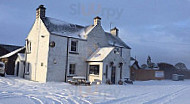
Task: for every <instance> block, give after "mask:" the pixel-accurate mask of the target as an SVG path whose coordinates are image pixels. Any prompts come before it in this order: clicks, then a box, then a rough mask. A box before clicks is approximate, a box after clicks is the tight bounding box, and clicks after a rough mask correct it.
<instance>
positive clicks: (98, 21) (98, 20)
mask: <svg viewBox="0 0 190 104" xmlns="http://www.w3.org/2000/svg"><path fill="white" fill-rule="evenodd" d="M96 25H101V18H100V17H98V16H97V17H95V18H94V26H96Z"/></svg>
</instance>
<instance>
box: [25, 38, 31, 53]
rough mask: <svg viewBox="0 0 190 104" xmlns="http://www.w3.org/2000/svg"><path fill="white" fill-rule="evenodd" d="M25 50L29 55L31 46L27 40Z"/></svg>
mask: <svg viewBox="0 0 190 104" xmlns="http://www.w3.org/2000/svg"><path fill="white" fill-rule="evenodd" d="M26 45H27V46H26V48H27V53H31V50H32V48H31V47H32V46H31V41H29V40H27V41H26Z"/></svg>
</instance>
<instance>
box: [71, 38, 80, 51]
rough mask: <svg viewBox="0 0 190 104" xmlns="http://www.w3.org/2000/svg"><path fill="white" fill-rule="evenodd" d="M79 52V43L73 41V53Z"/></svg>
mask: <svg viewBox="0 0 190 104" xmlns="http://www.w3.org/2000/svg"><path fill="white" fill-rule="evenodd" d="M77 50H78V41H77V40H71V52H77Z"/></svg>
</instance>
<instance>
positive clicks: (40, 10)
mask: <svg viewBox="0 0 190 104" xmlns="http://www.w3.org/2000/svg"><path fill="white" fill-rule="evenodd" d="M45 13H46V8H45V7H44V5H40V6H39V7H38V8H37V9H36V18H39V17H40V18H44V17H45Z"/></svg>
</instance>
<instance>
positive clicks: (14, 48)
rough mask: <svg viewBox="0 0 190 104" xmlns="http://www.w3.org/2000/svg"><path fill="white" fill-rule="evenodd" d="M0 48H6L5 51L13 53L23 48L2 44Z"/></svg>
mask: <svg viewBox="0 0 190 104" xmlns="http://www.w3.org/2000/svg"><path fill="white" fill-rule="evenodd" d="M0 47H2V48H4V49H5V50H7V51H9V52H12V51H14V50H16V49H18V48H21V46H15V45H5V44H0Z"/></svg>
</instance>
